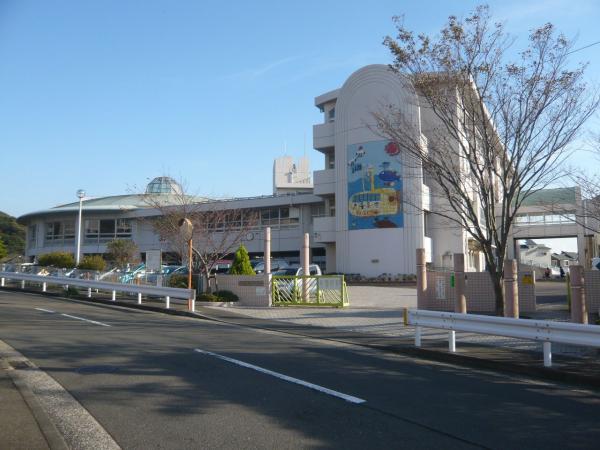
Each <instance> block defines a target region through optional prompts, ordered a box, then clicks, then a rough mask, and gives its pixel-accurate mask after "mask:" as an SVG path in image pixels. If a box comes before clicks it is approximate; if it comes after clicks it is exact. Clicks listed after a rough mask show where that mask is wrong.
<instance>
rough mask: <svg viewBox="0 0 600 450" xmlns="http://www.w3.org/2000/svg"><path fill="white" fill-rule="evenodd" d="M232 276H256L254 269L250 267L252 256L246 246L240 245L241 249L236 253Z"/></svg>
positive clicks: (231, 271)
mask: <svg viewBox="0 0 600 450" xmlns="http://www.w3.org/2000/svg"><path fill="white" fill-rule="evenodd" d="M229 273H230V274H232V275H256V273H255V272H254V269H253V268H252V266H251V265H250V255H248V250H246V247H244V245H243V244H242V245H240V248H238V249H237V251H236V252H235V258H234V259H233V264H232V265H231V270H230V271H229Z"/></svg>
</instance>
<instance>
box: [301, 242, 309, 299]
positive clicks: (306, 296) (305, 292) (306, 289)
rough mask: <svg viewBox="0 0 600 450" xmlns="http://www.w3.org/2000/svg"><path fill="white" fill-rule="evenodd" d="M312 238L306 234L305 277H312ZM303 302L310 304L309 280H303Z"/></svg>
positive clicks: (303, 265) (303, 248)
mask: <svg viewBox="0 0 600 450" xmlns="http://www.w3.org/2000/svg"><path fill="white" fill-rule="evenodd" d="M309 266H310V236H309V234H308V233H304V245H303V246H302V274H303V275H304V277H308V276H309V275H310V270H309ZM302 301H304V302H308V278H304V279H303V280H302Z"/></svg>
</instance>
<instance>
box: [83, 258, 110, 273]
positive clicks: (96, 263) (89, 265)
mask: <svg viewBox="0 0 600 450" xmlns="http://www.w3.org/2000/svg"><path fill="white" fill-rule="evenodd" d="M77 268H78V269H81V270H98V271H102V270H104V269H105V268H106V261H104V258H102V256H100V255H89V256H84V257H83V260H82V261H81V263H80V264H79V266H77Z"/></svg>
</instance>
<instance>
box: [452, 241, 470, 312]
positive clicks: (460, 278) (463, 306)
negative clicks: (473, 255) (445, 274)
mask: <svg viewBox="0 0 600 450" xmlns="http://www.w3.org/2000/svg"><path fill="white" fill-rule="evenodd" d="M454 292H455V297H456V300H455V303H454V312H457V313H463V314H466V312H467V298H466V297H465V255H464V254H463V253H455V254H454Z"/></svg>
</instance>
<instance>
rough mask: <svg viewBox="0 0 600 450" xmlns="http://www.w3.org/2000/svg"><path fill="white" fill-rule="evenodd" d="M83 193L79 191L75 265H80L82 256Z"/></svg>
mask: <svg viewBox="0 0 600 450" xmlns="http://www.w3.org/2000/svg"><path fill="white" fill-rule="evenodd" d="M83 195H84V193H83V191H81V190H79V191H77V196H78V197H79V214H78V216H77V249H76V253H75V264H76V265H79V260H80V256H81V211H82V209H83Z"/></svg>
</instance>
